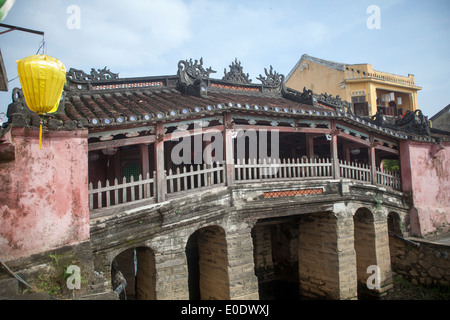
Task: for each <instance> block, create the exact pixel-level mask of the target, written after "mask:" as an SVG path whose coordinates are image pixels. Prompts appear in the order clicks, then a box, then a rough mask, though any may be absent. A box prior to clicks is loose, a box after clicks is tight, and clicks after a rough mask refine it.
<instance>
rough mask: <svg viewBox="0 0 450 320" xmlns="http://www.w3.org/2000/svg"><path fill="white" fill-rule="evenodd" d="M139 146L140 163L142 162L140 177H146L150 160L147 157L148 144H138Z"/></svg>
mask: <svg viewBox="0 0 450 320" xmlns="http://www.w3.org/2000/svg"><path fill="white" fill-rule="evenodd" d="M139 147H140V148H141V164H142V179H147V174H148V173H150V161H149V159H148V144H141V145H139Z"/></svg>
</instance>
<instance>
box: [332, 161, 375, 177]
mask: <svg viewBox="0 0 450 320" xmlns="http://www.w3.org/2000/svg"><path fill="white" fill-rule="evenodd" d="M339 169H340V175H341V178H344V179H351V180H357V181H361V182H368V183H372V176H371V170H370V166H369V165H367V164H360V163H351V162H347V161H343V160H339Z"/></svg>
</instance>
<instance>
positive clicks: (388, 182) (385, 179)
mask: <svg viewBox="0 0 450 320" xmlns="http://www.w3.org/2000/svg"><path fill="white" fill-rule="evenodd" d="M376 184H378V185H382V186H386V187H390V188H392V189H395V190H401V188H402V179H401V177H400V174H399V173H397V172H389V171H381V170H379V169H378V168H377V182H376Z"/></svg>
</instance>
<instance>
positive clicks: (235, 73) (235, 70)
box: [222, 58, 252, 84]
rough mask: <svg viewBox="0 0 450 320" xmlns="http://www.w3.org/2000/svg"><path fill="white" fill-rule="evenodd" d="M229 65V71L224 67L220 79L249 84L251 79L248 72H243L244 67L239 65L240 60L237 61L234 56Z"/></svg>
mask: <svg viewBox="0 0 450 320" xmlns="http://www.w3.org/2000/svg"><path fill="white" fill-rule="evenodd" d="M229 67H230V71H229V72H227V69H226V68H225V69H224V76H223V78H222V80H224V81H228V82H233V83H239V84H250V83H251V82H252V80H251V79H249V75H248V73H247V74H244V71H243V69H244V68H243V67H242V66H241V62H240V61H238V59H237V58H234V62H231V64H230V65H229Z"/></svg>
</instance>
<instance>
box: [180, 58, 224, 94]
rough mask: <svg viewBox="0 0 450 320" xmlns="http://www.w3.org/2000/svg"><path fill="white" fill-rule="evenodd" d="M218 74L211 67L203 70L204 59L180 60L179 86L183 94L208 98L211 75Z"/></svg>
mask: <svg viewBox="0 0 450 320" xmlns="http://www.w3.org/2000/svg"><path fill="white" fill-rule="evenodd" d="M211 73H216V71H214V70H213V69H212V68H211V67H209V68H208V69H205V68H203V58H200V63H199V61H198V60H195V61H192V59H189V60H180V61H179V62H178V72H177V74H178V84H179V88H180V90H181V91H182V92H184V93H187V94H192V95H195V96H199V97H206V96H207V91H208V90H207V85H206V83H205V80H206V81H208V79H209V75H210V74H211Z"/></svg>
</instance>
